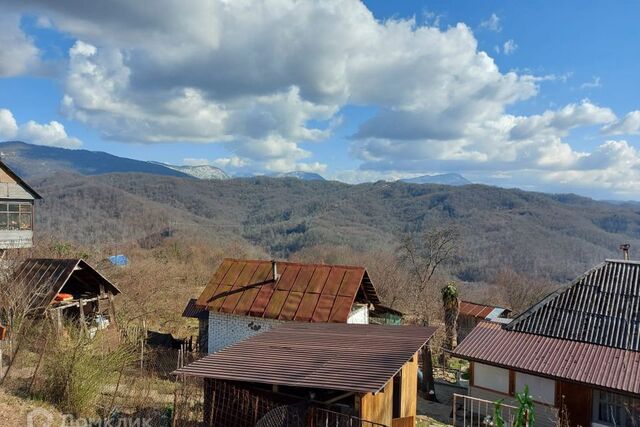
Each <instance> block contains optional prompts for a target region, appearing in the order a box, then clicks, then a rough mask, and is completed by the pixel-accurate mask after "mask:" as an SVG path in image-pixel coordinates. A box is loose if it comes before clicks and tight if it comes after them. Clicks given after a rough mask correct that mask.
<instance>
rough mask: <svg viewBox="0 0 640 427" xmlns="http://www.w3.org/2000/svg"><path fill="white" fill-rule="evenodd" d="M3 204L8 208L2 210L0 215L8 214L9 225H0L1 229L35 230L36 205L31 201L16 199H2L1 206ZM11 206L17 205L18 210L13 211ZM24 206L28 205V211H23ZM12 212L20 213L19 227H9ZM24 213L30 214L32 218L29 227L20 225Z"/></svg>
mask: <svg viewBox="0 0 640 427" xmlns="http://www.w3.org/2000/svg"><path fill="white" fill-rule="evenodd" d="M1 205H6V210H0V215H6V218H7V225H6V226H5V227H0V231H33V224H34V205H33V204H32V203H31V202H26V201H15V200H11V201H9V200H6V201H5V200H0V206H1ZM10 206H17V210H15V211H13V210H11V208H10ZM22 206H28V207H29V211H28V212H21V207H22ZM10 214H16V215H18V227H17V228H10V227H9V215H10ZM23 215H29V216H30V219H29V227H28V228H22V227H21V226H20V224H21V223H22V221H21V219H22V217H23Z"/></svg>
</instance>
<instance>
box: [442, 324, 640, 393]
mask: <svg viewBox="0 0 640 427" xmlns="http://www.w3.org/2000/svg"><path fill="white" fill-rule="evenodd" d="M453 354H454V355H455V356H456V357H460V358H463V359H467V360H472V361H476V362H480V363H487V364H490V365H497V366H500V367H504V368H512V369H514V370H518V371H523V372H530V373H533V374H534V375H539V376H546V377H550V378H559V379H563V380H568V381H573V382H579V383H583V384H588V385H591V386H598V387H603V388H607V389H611V390H615V391H619V392H627V393H634V394H640V352H636V351H629V350H623V349H619V348H612V347H606V346H603V345H597V344H590V343H585V342H577V341H570V340H566V339H560V338H552V337H545V336H540V335H534V334H528V333H523V332H513V331H508V330H505V329H503V328H502V327H501V325H499V324H497V323H494V322H487V321H482V322H480V323H479V324H478V325H477V326H476V327H475V328H474V329H473V330H472V331H471V333H470V334H469V335H467V337H466V338H465V339H464V340H463V341H462V342H461V343H460V345H458V347H456V349H455V351H454V352H453Z"/></svg>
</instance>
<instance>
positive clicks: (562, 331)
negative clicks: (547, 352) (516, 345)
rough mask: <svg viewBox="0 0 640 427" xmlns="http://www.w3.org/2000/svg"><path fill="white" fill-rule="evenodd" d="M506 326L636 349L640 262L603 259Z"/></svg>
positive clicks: (639, 321)
mask: <svg viewBox="0 0 640 427" xmlns="http://www.w3.org/2000/svg"><path fill="white" fill-rule="evenodd" d="M506 328H507V329H508V330H512V331H519V332H528V333H532V334H539V335H545V336H550V337H555V338H564V339H568V340H575V341H582V342H587V343H592V344H601V345H605V346H609V347H615V348H620V349H624V350H634V351H640V262H637V261H619V260H607V261H605V262H604V263H602V264H600V265H598V266H597V267H595V268H593V269H592V270H589V271H587V272H586V273H585V274H583V275H582V276H580V277H578V278H577V279H576V280H574V281H573V282H571V283H570V284H569V285H567V286H565V287H563V288H561V289H559V290H557V291H556V292H553V293H552V294H550V295H549V296H547V297H546V298H544V299H543V300H542V301H540V302H539V303H538V304H536V305H534V306H532V307H531V308H529V309H528V310H527V311H525V312H524V313H522V314H521V315H520V316H518V317H516V318H515V319H514V320H513V321H512V322H511V323H510V324H509V325H507V326H506Z"/></svg>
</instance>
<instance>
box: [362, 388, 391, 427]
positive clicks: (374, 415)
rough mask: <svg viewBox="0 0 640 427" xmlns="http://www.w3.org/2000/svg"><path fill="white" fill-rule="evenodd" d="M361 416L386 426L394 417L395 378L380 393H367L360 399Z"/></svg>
mask: <svg viewBox="0 0 640 427" xmlns="http://www.w3.org/2000/svg"><path fill="white" fill-rule="evenodd" d="M360 418H362V419H363V420H366V421H371V422H374V423H378V424H383V425H385V426H390V425H391V423H392V419H393V380H390V381H389V382H387V385H386V386H385V387H384V389H382V391H379V392H378V393H375V394H373V393H367V394H365V395H363V396H362V397H361V399H360Z"/></svg>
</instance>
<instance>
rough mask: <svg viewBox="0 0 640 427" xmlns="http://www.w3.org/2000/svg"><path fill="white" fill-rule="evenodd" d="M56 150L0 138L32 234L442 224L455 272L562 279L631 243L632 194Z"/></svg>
mask: <svg viewBox="0 0 640 427" xmlns="http://www.w3.org/2000/svg"><path fill="white" fill-rule="evenodd" d="M58 150H61V149H49V148H47V147H37V148H35V149H34V148H33V146H29V145H27V144H22V143H4V144H0V151H2V152H3V153H4V156H5V157H4V159H5V160H6V161H7V162H8V163H9V165H10V166H11V167H13V168H15V169H17V171H18V172H19V173H20V174H22V175H23V176H24V177H25V178H28V181H29V183H30V184H31V185H33V186H34V187H35V188H36V189H37V190H38V191H39V192H40V193H41V194H42V195H43V197H44V200H43V201H42V202H40V206H39V208H38V215H37V229H38V230H39V231H40V234H41V235H42V234H50V235H53V236H58V238H60V239H64V240H67V241H74V242H78V243H81V244H87V245H96V244H98V245H99V244H101V243H102V244H103V243H105V242H108V243H109V244H111V243H114V242H123V243H124V242H132V241H133V242H135V241H137V240H138V239H143V238H146V237H147V236H149V235H154V234H158V233H161V232H164V231H166V230H173V231H175V232H189V233H192V234H194V235H196V236H198V238H201V239H215V240H216V241H222V240H229V241H234V240H236V239H241V240H244V241H246V242H248V243H250V244H252V245H255V246H257V247H259V248H261V249H262V250H264V251H265V252H266V253H268V254H269V256H274V257H283V258H286V257H288V256H290V255H292V254H295V253H296V252H299V251H304V250H306V249H308V248H312V247H316V246H323V245H324V246H336V247H348V248H352V249H355V250H358V251H370V250H388V251H391V252H393V251H395V250H396V248H397V245H398V237H399V236H402V235H403V234H405V233H409V232H419V231H421V230H427V229H431V228H433V227H438V226H442V225H451V226H454V227H456V228H458V230H459V234H460V242H459V245H460V248H461V249H460V255H459V259H458V261H459V262H458V263H457V267H456V271H455V274H456V275H457V277H458V278H459V279H460V280H464V281H470V282H478V281H484V280H488V279H489V278H490V277H491V275H492V274H495V273H497V272H498V271H500V270H501V269H503V268H512V269H514V270H516V271H518V272H523V273H526V274H530V275H536V276H545V277H550V278H552V279H553V280H557V281H565V280H569V279H571V278H573V277H575V275H576V274H578V273H580V272H582V271H584V270H586V269H587V268H589V267H591V266H593V265H595V264H596V263H598V262H601V261H602V260H603V259H605V258H615V257H619V254H618V253H617V251H618V246H619V244H620V243H631V245H632V256H633V248H640V209H639V206H638V205H637V204H633V203H616V204H614V203H609V202H600V201H595V200H592V199H589V198H586V197H580V196H576V195H572V194H544V193H535V192H527V191H523V190H518V189H504V188H497V187H491V186H485V185H478V184H467V185H459V186H452V185H441V184H429V183H427V184H412V183H407V182H401V181H398V182H384V181H380V182H376V183H364V184H358V185H349V184H345V183H342V182H338V181H325V180H320V179H315V180H304V179H282V178H275V177H267V176H261V177H249V178H231V179H223V180H217V181H216V185H211V182H210V181H207V180H202V179H194V178H193V177H191V176H189V175H187V174H185V173H183V172H181V171H176V170H173V169H171V168H169V167H166V166H162V165H157V164H153V163H149V162H141V161H136V160H131V159H123V158H120V157H116V156H111V155H109V154H106V153H91V152H84V151H79V152H77V151H71V150H62V151H58ZM70 151H71V152H70ZM58 153H61V155H60V156H58ZM107 161H109V162H111V164H110V165H106V164H105V163H106V162H107ZM133 168H141V170H136V171H135V172H134V171H131V169H133Z"/></svg>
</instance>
